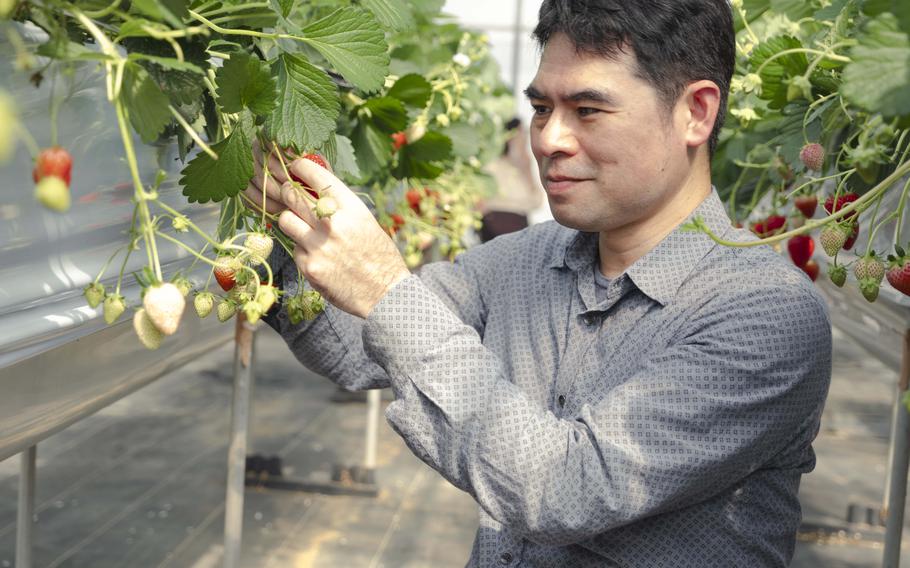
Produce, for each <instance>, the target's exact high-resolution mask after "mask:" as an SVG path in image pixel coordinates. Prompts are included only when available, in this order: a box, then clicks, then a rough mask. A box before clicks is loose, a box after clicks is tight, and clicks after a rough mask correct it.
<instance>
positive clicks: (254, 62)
mask: <svg viewBox="0 0 910 568" xmlns="http://www.w3.org/2000/svg"><path fill="white" fill-rule="evenodd" d="M215 80H216V83H217V84H218V87H217V89H216V91H217V93H218V104H220V105H221V109H222V110H223V111H224V112H225V113H228V114H231V113H235V112H240V111H241V110H243V109H244V108H248V109H250V110H251V111H253V113H254V114H257V115H259V116H268V115H269V113H271V112H272V110H273V109H274V108H275V104H276V103H277V101H276V97H277V94H276V92H275V79H274V78H272V74H271V72H269V69H268V67H267V66H266V65H265V63H264V62H263V61H262V60H260V59H259V58H258V57H255V56H252V55H248V54H246V53H235V54H234V55H232V56H231V58H230V59H228V60H227V61H225V62H224V65H223V66H222V67H221V68H220V69H218V72H217V73H216V74H215Z"/></svg>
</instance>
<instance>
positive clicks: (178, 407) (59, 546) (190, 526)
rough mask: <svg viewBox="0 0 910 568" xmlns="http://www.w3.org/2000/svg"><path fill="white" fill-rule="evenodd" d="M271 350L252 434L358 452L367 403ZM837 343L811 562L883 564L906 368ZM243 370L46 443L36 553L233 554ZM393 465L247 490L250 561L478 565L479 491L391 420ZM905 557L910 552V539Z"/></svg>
mask: <svg viewBox="0 0 910 568" xmlns="http://www.w3.org/2000/svg"><path fill="white" fill-rule="evenodd" d="M257 357H258V364H257V383H256V390H255V400H256V403H255V407H254V428H255V432H254V434H255V441H254V448H253V449H254V450H255V451H256V452H259V453H263V454H277V455H281V456H282V457H283V459H284V465H285V473H286V475H290V476H294V477H296V478H301V479H306V480H310V481H325V480H327V479H328V478H329V476H330V472H331V471H332V468H333V466H334V465H336V464H356V463H358V462H359V461H360V460H361V458H362V454H363V428H364V420H365V407H364V405H362V404H337V403H332V402H330V399H331V398H332V397H333V395H334V394H335V387H334V386H333V385H331V384H330V383H328V382H327V381H325V380H324V379H321V378H320V377H316V376H313V375H311V374H309V373H307V372H306V371H305V370H303V369H302V368H301V367H300V365H299V364H298V363H297V362H296V361H295V360H294V359H293V358H292V357H291V356H290V354H289V353H288V352H287V349H286V347H285V346H284V344H283V342H281V340H280V339H279V338H278V337H277V336H276V335H275V334H274V333H273V332H272V331H271V330H269V329H267V328H264V329H263V331H262V332H261V333H260V337H259V338H258V353H257ZM835 357H836V360H835V367H834V377H833V383H832V389H831V394H830V396H829V400H828V405H827V407H826V410H825V415H824V418H823V424H822V431H821V433H820V435H819V438H818V440H817V441H816V444H815V448H816V451H817V454H818V466H817V469H816V471H815V472H813V473H812V474H810V475H808V476H806V477H805V478H804V481H803V486H802V489H801V499H802V502H803V506H804V517H805V521H806V530H805V531H804V533H803V534H802V535H801V541H800V543H799V545H798V547H797V552H796V555H795V558H794V562H793V564H792V566H794V567H798V568H810V567H811V568H821V567H824V568H840V567H844V568H846V567H856V568H859V567H862V568H865V567H869V568H871V567H873V566H881V554H882V552H881V540H882V536H883V530H882V529H881V528H877V527H872V526H866V525H861V524H854V525H847V524H846V522H845V521H846V514H847V509H848V507H849V506H850V505H851V504H852V505H854V506H855V507H856V508H857V509H858V510H859V509H863V508H865V507H867V506H868V507H872V508H875V507H878V506H879V504H880V502H881V495H882V488H883V487H884V479H885V469H886V464H887V435H888V428H889V423H890V416H891V403H892V401H891V398H892V396H893V389H894V385H895V382H896V374H895V372H894V371H893V370H890V369H887V368H884V367H883V366H882V365H880V364H879V363H877V362H876V361H874V360H872V359H871V358H870V357H869V356H868V355H867V354H866V353H864V352H863V351H862V350H861V349H860V348H858V347H857V346H855V345H854V344H852V342H850V341H849V340H848V339H847V338H846V337H845V336H843V335H841V334H836V346H835ZM231 370H232V347H231V346H225V347H224V348H222V349H219V350H217V351H215V352H212V353H211V354H209V355H208V356H206V357H204V358H201V359H199V360H197V361H195V362H193V363H192V364H191V365H188V366H186V367H184V368H182V369H180V370H179V371H177V372H174V373H172V374H170V375H168V376H166V377H164V378H162V379H161V380H159V381H157V382H156V383H153V384H152V385H150V386H149V387H147V388H145V389H143V390H141V391H139V392H138V393H136V394H134V395H131V396H129V397H127V398H125V399H123V400H121V401H120V402H118V403H116V404H114V405H112V406H110V407H108V408H106V409H104V410H103V411H101V412H99V413H98V414H96V415H94V416H92V417H91V418H89V419H86V420H84V421H82V422H79V423H77V424H75V425H73V426H72V427H70V428H69V429H67V430H65V431H63V432H61V433H59V434H57V435H56V436H53V437H52V438H50V439H48V440H47V441H45V442H43V443H41V444H40V445H39V448H38V479H37V509H38V514H37V523H36V525H35V546H34V566H35V567H46V568H56V567H71V568H88V567H90V568H107V567H117V568H119V567H137V568H140V567H141V568H148V567H155V566H159V567H176V568H183V567H191V568H214V567H217V566H220V565H221V562H222V556H223V548H222V530H223V523H224V485H225V463H226V455H227V442H228V432H229V419H230V399H231ZM378 466H379V467H378V470H377V478H378V484H379V487H380V492H379V495H378V497H375V498H370V497H351V496H328V495H321V494H312V493H291V492H279V491H265V490H255V489H251V490H248V491H247V493H246V507H245V518H244V540H243V557H242V560H241V565H242V566H243V567H245V568H246V567H250V568H279V567H281V568H283V567H301V568H302V567H319V568H336V567H368V568H379V567H386V568H392V567H396V568H397V567H407V568H411V567H413V568H418V567H434V568H436V567H438V568H447V567H453V568H455V567H461V566H464V563H465V560H466V559H467V556H468V554H469V551H470V547H471V542H472V540H473V535H474V530H475V528H476V522H477V521H476V507H475V505H474V503H473V502H472V501H471V499H470V498H469V497H467V496H466V495H465V494H463V493H462V492H460V491H458V490H457V489H454V488H453V487H451V486H450V485H448V484H447V483H446V482H445V481H443V480H442V479H441V478H440V477H439V476H438V475H437V474H436V473H435V472H433V471H431V470H430V469H429V468H427V467H426V466H424V465H423V464H422V463H420V462H419V461H418V460H417V459H416V458H414V457H413V456H412V455H411V454H410V452H409V451H408V450H407V448H405V446H404V444H403V443H402V442H401V441H400V440H399V439H398V438H397V436H396V435H395V434H394V433H393V432H392V431H391V429H390V428H389V427H388V426H387V425H386V423H385V422H384V421H382V423H381V426H380V437H379V464H378ZM18 468H19V464H18V460H17V459H11V460H7V461H6V462H3V463H0V568H7V567H12V566H13V565H14V563H15V561H14V548H15V519H16V502H17V483H18ZM818 527H822V528H826V527H834V529H835V530H834V531H830V530H823V531H822V532H818V531H815V530H813V529H815V528H818ZM838 528H843V529H844V532H843V533H840V534H839V533H838V532H837V529H838ZM904 557H905V558H904V560H905V562H902V564H901V566H906V567H910V551H905V554H904Z"/></svg>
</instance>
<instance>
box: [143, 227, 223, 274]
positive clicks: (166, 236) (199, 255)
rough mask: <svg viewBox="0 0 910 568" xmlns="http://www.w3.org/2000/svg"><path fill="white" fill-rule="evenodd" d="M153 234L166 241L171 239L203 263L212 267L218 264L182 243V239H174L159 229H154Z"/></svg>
mask: <svg viewBox="0 0 910 568" xmlns="http://www.w3.org/2000/svg"><path fill="white" fill-rule="evenodd" d="M155 234H156V235H157V236H159V237H161V238H162V239H164V240H166V241H171V242H172V243H174V244H175V245H177V246H179V247H181V248H183V249H184V250H186V251H187V252H188V253H190V254H192V255H193V256H195V257H196V258H197V259H199V260H201V261H203V262H205V263H207V264H211V265H212V266H213V267H215V266H220V265H219V264H218V263H217V262H215V261H213V260H209V259H208V258H206V257H204V256H202V255H201V254H199V253H198V252H196V250H195V249H193V247H191V246H189V245H187V244H184V243H183V242H182V241H180V240H179V239H175V238H174V237H172V236H170V235H168V234H167V233H163V232H161V231H158V230H156V231H155Z"/></svg>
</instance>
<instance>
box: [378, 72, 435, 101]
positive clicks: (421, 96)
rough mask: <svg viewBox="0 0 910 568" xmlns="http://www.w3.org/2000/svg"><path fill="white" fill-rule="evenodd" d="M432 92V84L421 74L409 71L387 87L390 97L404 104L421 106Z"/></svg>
mask: <svg viewBox="0 0 910 568" xmlns="http://www.w3.org/2000/svg"><path fill="white" fill-rule="evenodd" d="M432 94H433V86H432V85H430V82H429V81H427V80H426V79H425V78H424V77H423V75H418V74H417V73H411V74H409V75H405V76H404V77H402V78H400V79H398V80H397V81H395V84H394V85H392V88H391V89H389V95H388V96H390V97H393V98H396V99H398V100H399V101H401V102H403V103H404V104H406V105H410V106H412V107H415V108H423V107H425V106H426V104H427V101H428V100H430V96H431V95H432Z"/></svg>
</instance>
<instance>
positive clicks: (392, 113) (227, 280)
mask: <svg viewBox="0 0 910 568" xmlns="http://www.w3.org/2000/svg"><path fill="white" fill-rule="evenodd" d="M441 6H442V2H440V1H438V0H424V1H421V2H404V1H402V0H362V1H357V2H353V1H351V0H320V1H319V2H299V1H295V0H270V1H268V2H252V3H238V2H232V1H228V0H191V1H186V0H143V1H142V2H138V1H134V2H121V1H120V0H113V1H112V2H107V1H99V0H89V1H85V2H78V3H73V2H66V1H62V0H46V1H18V2H16V1H13V2H7V3H3V5H2V6H0V27H3V31H4V33H5V35H6V36H8V37H9V38H10V45H11V46H12V47H13V48H14V51H15V53H14V54H13V55H14V57H15V61H16V65H15V66H16V68H17V69H18V70H19V71H20V72H22V73H27V74H29V75H30V77H31V80H32V82H34V83H35V84H36V85H37V84H40V83H41V82H42V81H44V80H47V79H50V80H53V81H59V82H66V81H67V80H72V77H73V76H75V75H77V74H81V75H85V74H88V73H94V72H97V73H99V74H100V77H101V80H102V81H103V84H104V87H105V93H106V97H107V101H108V102H109V103H110V105H112V107H113V109H114V111H115V115H116V118H117V124H118V129H119V133H120V138H121V142H122V149H123V157H124V161H125V163H126V167H127V168H128V169H129V173H130V178H131V180H132V192H133V203H134V206H135V212H134V215H133V223H132V227H131V229H130V231H129V242H128V243H127V244H126V245H125V246H124V247H123V248H122V249H120V250H118V251H117V252H115V253H114V254H113V255H112V256H111V258H110V260H109V261H108V262H107V264H106V265H105V266H104V267H103V268H102V269H101V271H100V273H99V274H98V275H97V277H96V278H95V279H94V281H93V282H91V283H90V284H89V285H88V286H86V288H85V291H84V292H85V297H86V300H87V301H88V302H89V304H90V305H91V306H92V307H97V306H98V305H99V304H102V303H103V304H104V310H105V318H106V319H107V320H108V321H109V323H111V322H113V321H116V320H117V319H118V318H119V317H120V315H121V314H122V312H123V311H124V310H125V309H126V308H127V305H126V302H125V299H124V298H123V296H122V295H121V293H120V289H121V283H122V280H123V278H124V274H123V273H124V271H123V269H121V271H120V274H119V277H118V280H117V284H116V286H115V287H114V289H112V290H107V289H105V287H104V286H103V285H102V284H101V279H102V278H103V277H104V274H105V272H106V271H107V268H108V266H109V265H110V264H111V263H112V261H113V260H114V258H116V256H117V255H118V254H122V255H123V256H124V258H123V260H122V263H123V264H122V265H121V266H126V261H127V259H128V258H129V256H130V255H131V254H133V253H134V252H137V251H141V253H142V254H145V255H146V257H147V259H148V265H147V266H146V268H145V269H143V270H142V271H140V272H138V273H136V274H135V277H136V279H137V281H138V282H139V283H140V285H141V286H142V288H143V299H142V304H143V305H142V307H141V308H139V306H134V307H136V308H139V309H137V310H136V311H135V314H134V316H133V324H134V329H135V331H136V334H137V336H138V337H139V339H140V340H141V341H142V343H143V344H144V345H146V346H147V347H149V348H157V347H158V346H159V345H160V344H161V342H162V341H163V340H164V338H165V337H166V336H167V335H170V334H172V333H174V332H175V331H176V329H177V325H178V323H179V320H180V317H181V315H182V313H183V311H184V307H185V297H186V296H187V295H188V294H189V293H190V292H191V288H192V286H191V284H190V283H189V281H188V280H186V279H185V278H182V277H180V276H179V275H166V274H164V273H163V272H162V268H161V262H160V261H159V257H158V243H160V242H168V243H171V244H173V245H175V246H178V247H181V248H183V249H185V250H187V251H188V252H189V253H190V254H191V255H192V256H193V257H194V259H195V263H200V262H201V263H205V264H208V265H210V266H211V269H212V271H211V274H210V277H209V282H207V283H206V284H205V286H204V287H203V289H202V290H199V291H197V292H196V293H195V294H194V301H193V304H194V308H195V311H196V312H197V314H198V315H199V316H200V317H205V316H207V315H208V314H209V313H211V312H212V311H213V309H214V311H215V312H216V314H217V316H218V319H219V320H221V321H226V320H227V319H230V318H231V317H232V316H233V315H234V314H236V313H237V311H239V310H243V312H244V313H245V314H246V315H247V317H248V318H249V319H251V320H253V321H255V320H256V319H258V318H259V317H261V316H262V315H263V314H265V313H267V312H268V311H269V309H271V307H272V305H273V304H274V303H275V302H276V301H277V302H281V301H284V302H286V303H288V305H289V306H290V307H291V308H293V309H291V310H289V311H290V312H291V313H292V317H293V318H294V319H299V320H303V319H312V317H315V315H316V314H318V313H319V311H320V310H321V309H322V306H323V305H324V304H323V302H322V299H321V298H318V297H315V296H314V295H313V293H311V292H308V291H305V290H304V288H303V282H302V276H300V275H299V274H298V278H299V279H300V286H299V289H300V293H299V294H298V295H296V296H292V297H285V298H282V293H281V292H280V291H279V290H278V289H277V288H275V287H274V282H273V275H272V269H271V267H270V266H269V264H268V258H269V255H270V253H271V251H272V249H273V248H274V247H279V246H280V247H283V248H284V249H286V250H288V251H289V252H290V250H291V247H292V242H291V241H290V239H288V238H287V236H286V235H284V234H282V233H281V231H280V230H278V229H277V222H276V218H275V216H273V215H271V214H268V213H267V212H265V211H264V209H265V207H264V204H262V203H252V202H250V201H249V198H247V197H246V194H245V193H244V192H243V190H244V189H245V188H246V187H247V185H248V183H249V182H250V179H251V178H252V177H253V175H254V173H255V172H256V170H257V167H256V165H255V163H254V160H255V157H254V152H253V147H254V145H258V147H259V148H260V149H261V150H262V151H263V154H264V155H265V156H266V158H267V159H271V160H277V162H278V163H280V164H281V165H282V167H285V168H286V165H287V163H289V161H291V160H293V159H296V158H297V157H301V156H302V157H306V158H309V159H312V160H313V161H316V162H317V163H320V165H322V166H324V167H331V168H332V169H333V170H334V172H335V173H336V175H338V176H339V177H341V178H342V179H343V180H344V181H345V182H346V183H348V184H349V185H350V186H351V187H357V188H359V189H360V190H361V194H362V196H363V198H364V199H365V200H366V201H367V202H368V203H369V204H370V205H371V206H372V207H373V208H374V211H375V214H376V216H377V217H378V219H379V221H380V223H382V224H384V225H386V226H389V225H391V224H393V223H394V226H395V227H396V230H395V231H390V233H392V234H393V238H395V239H396V241H397V242H398V243H399V244H400V246H401V249H402V252H403V253H404V254H405V257H406V259H407V260H408V262H409V263H410V264H411V265H416V264H419V263H420V262H422V261H423V260H424V259H425V257H426V256H427V255H430V254H436V255H439V254H441V255H444V256H449V257H452V256H454V255H455V254H457V253H458V252H459V251H460V250H462V249H463V246H464V245H463V240H462V239H463V237H464V236H465V234H466V231H467V229H469V228H472V227H474V226H475V224H476V223H478V217H477V214H476V213H475V204H476V202H477V200H478V199H479V198H480V197H482V196H483V195H484V194H486V193H488V192H489V191H490V188H491V186H490V183H491V181H490V179H489V178H488V177H487V176H486V175H484V174H482V168H483V166H484V164H485V163H487V162H489V161H491V160H492V159H494V158H495V157H496V155H497V154H498V151H499V149H500V148H501V145H502V139H503V138H502V134H501V131H502V124H503V122H504V119H505V118H507V117H508V116H509V114H510V113H511V110H512V101H511V97H510V95H509V92H508V90H507V89H506V88H505V87H504V86H503V85H502V84H501V81H500V80H499V78H498V76H499V75H498V69H497V68H496V65H495V63H494V62H493V60H492V58H491V57H490V55H489V51H488V47H487V43H486V38H484V37H483V36H480V35H478V34H474V33H471V32H468V31H466V30H464V29H462V28H460V27H459V26H457V25H454V24H451V23H439V21H438V20H439V10H440V8H441ZM23 26H25V27H28V28H29V29H32V30H35V29H38V30H40V31H42V32H43V35H44V37H45V38H46V39H45V40H42V41H40V42H39V43H37V44H30V43H29V42H27V41H26V39H25V35H24V34H22V33H21V32H22V31H23V29H24V28H23ZM57 104H59V101H56V100H52V103H51V144H50V146H49V147H48V148H46V149H44V150H40V149H39V147H38V144H37V143H36V142H35V140H34V139H33V138H32V135H31V134H30V133H28V132H27V131H26V130H25V129H24V128H23V127H22V126H21V125H20V124H19V123H18V122H17V120H16V115H15V105H14V102H13V101H12V100H11V99H10V97H9V96H8V95H6V94H5V93H4V92H3V91H2V89H0V162H2V161H4V160H6V159H7V158H9V156H10V155H11V153H12V145H13V143H14V142H12V141H14V140H17V139H18V140H20V141H22V142H23V143H24V144H25V145H26V146H27V147H28V148H29V151H30V152H31V154H32V157H33V159H34V172H33V175H34V180H35V183H36V188H35V192H36V198H37V199H38V200H39V202H40V203H42V204H44V205H45V206H47V207H48V208H50V209H52V210H54V211H59V212H65V211H66V210H67V209H68V208H69V207H70V205H71V196H70V193H71V191H70V189H71V186H72V187H76V188H78V184H79V164H76V165H75V167H73V164H72V160H71V158H70V156H69V153H68V152H67V150H66V144H67V141H65V140H57V133H56V126H55V125H56V123H55V120H56V118H55V115H56V105H57ZM137 138H138V139H139V140H141V141H142V143H155V144H163V143H173V144H176V146H177V149H178V153H179V156H180V159H181V160H182V161H183V162H184V165H183V167H182V171H181V173H180V179H179V184H180V186H181V188H182V192H183V195H184V196H185V197H186V199H187V200H188V201H189V202H191V203H200V204H205V203H219V204H220V207H221V217H220V219H221V222H220V224H219V226H218V227H217V229H216V231H215V232H214V234H209V233H208V232H206V231H205V230H203V229H202V228H201V227H199V226H197V225H196V224H194V223H193V222H192V221H191V220H190V219H188V218H187V217H186V216H185V215H182V214H180V212H178V211H176V210H175V209H173V208H172V207H170V206H168V205H167V204H166V203H165V202H164V201H163V200H161V199H159V194H158V189H159V187H160V186H161V184H162V183H163V182H164V180H165V179H166V177H167V174H166V173H165V172H163V171H160V172H159V173H158V175H157V176H156V178H155V179H154V180H150V179H143V177H142V176H141V175H140V173H139V167H138V165H137V158H136V146H135V144H136V139H137ZM114 162H115V159H113V158H112V163H114ZM262 175H264V176H268V175H270V174H269V173H268V168H265V169H264V172H263V174H262ZM263 181H264V180H263ZM298 185H299V184H298ZM413 187H423V188H432V189H431V190H427V191H425V192H424V197H425V199H423V200H422V201H421V203H420V207H411V206H409V201H408V199H407V197H406V194H407V192H408V191H409V189H410V188H413ZM300 189H304V190H307V192H309V193H308V194H309V195H311V196H312V197H313V199H312V203H311V205H312V206H313V207H314V209H315V212H316V214H317V215H318V216H319V217H326V216H330V215H331V214H332V213H333V212H334V209H335V206H336V205H335V203H334V202H333V201H332V200H331V198H329V197H321V196H320V195H319V191H320V189H319V188H306V187H300ZM393 220H394V221H393ZM399 220H400V222H399ZM184 233H193V234H194V237H195V236H198V237H200V238H201V239H202V240H203V242H204V243H206V244H205V246H204V248H202V249H201V250H197V249H196V248H194V247H193V246H191V245H189V244H187V243H186V242H184V241H185V240H186V239H183V238H181V237H182V234H184ZM433 245H435V246H433ZM212 277H214V278H215V280H216V281H217V282H218V285H219V286H220V287H221V288H222V290H223V291H224V292H225V295H223V296H220V297H216V295H214V294H212V293H211V292H209V291H208V290H209V286H210V284H211V279H212Z"/></svg>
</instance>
